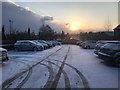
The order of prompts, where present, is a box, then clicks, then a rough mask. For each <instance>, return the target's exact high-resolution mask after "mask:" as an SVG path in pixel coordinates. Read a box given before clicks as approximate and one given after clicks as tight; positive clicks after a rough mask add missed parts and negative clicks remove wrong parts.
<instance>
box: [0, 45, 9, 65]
mask: <svg viewBox="0 0 120 90" xmlns="http://www.w3.org/2000/svg"><path fill="white" fill-rule="evenodd" d="M8 60H9V58H8V53H7V50H6V49H4V48H1V47H0V63H2V62H4V61H8Z"/></svg>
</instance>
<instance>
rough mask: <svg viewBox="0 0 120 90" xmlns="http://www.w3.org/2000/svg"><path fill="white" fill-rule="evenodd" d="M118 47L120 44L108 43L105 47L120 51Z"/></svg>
mask: <svg viewBox="0 0 120 90" xmlns="http://www.w3.org/2000/svg"><path fill="white" fill-rule="evenodd" d="M118 45H119V44H118V43H107V44H105V45H104V47H105V48H108V49H113V50H118V49H119V47H118Z"/></svg>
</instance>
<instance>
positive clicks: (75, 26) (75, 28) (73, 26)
mask: <svg viewBox="0 0 120 90" xmlns="http://www.w3.org/2000/svg"><path fill="white" fill-rule="evenodd" d="M67 27H68V29H70V30H71V31H79V30H80V24H79V23H78V22H73V23H68V24H67Z"/></svg>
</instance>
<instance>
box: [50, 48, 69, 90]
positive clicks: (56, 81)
mask: <svg viewBox="0 0 120 90" xmlns="http://www.w3.org/2000/svg"><path fill="white" fill-rule="evenodd" d="M69 50H70V47H69V48H68V51H67V54H66V55H65V57H64V60H63V63H62V64H61V66H60V67H59V70H58V72H57V74H56V76H55V78H54V80H53V81H52V82H51V87H50V88H51V89H53V88H57V84H58V81H59V79H60V76H61V73H62V72H63V68H64V65H65V61H66V59H67V56H68V53H69Z"/></svg>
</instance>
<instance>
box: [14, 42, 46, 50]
mask: <svg viewBox="0 0 120 90" xmlns="http://www.w3.org/2000/svg"><path fill="white" fill-rule="evenodd" d="M14 48H15V50H16V51H19V50H33V51H37V50H43V49H44V48H43V46H42V45H40V44H38V43H36V42H34V41H31V40H20V41H17V42H16V43H15V44H14Z"/></svg>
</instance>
